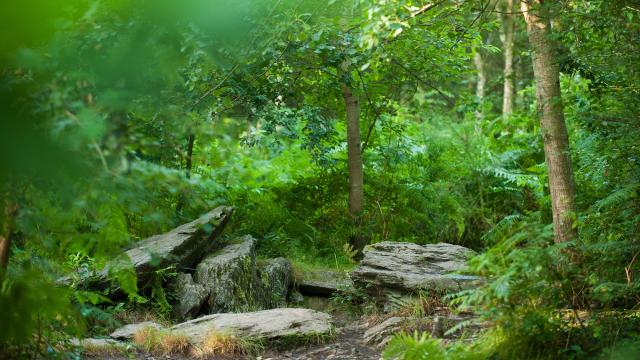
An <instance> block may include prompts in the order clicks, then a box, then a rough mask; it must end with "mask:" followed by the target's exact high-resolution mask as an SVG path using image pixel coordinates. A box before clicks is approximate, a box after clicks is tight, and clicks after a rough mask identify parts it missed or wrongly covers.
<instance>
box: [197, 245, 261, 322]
mask: <svg viewBox="0 0 640 360" xmlns="http://www.w3.org/2000/svg"><path fill="white" fill-rule="evenodd" d="M255 246H256V241H255V239H254V238H252V237H251V236H248V235H247V236H244V237H241V238H239V239H237V240H235V241H234V243H232V244H230V245H227V246H225V247H224V248H222V249H220V250H219V251H216V252H214V253H212V254H211V255H208V256H207V257H205V258H204V259H203V260H202V261H201V262H200V263H199V264H198V266H197V267H196V271H195V273H194V276H193V277H194V281H195V282H196V283H197V284H201V285H202V286H204V288H205V289H207V291H208V292H209V296H208V299H207V303H206V306H207V307H208V311H207V312H208V313H209V314H215V313H220V312H242V311H249V310H253V309H259V308H261V305H262V304H261V301H260V300H261V295H262V294H261V293H262V291H261V288H260V284H259V281H258V273H257V268H256V258H255V256H256V253H255Z"/></svg>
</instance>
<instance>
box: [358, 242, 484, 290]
mask: <svg viewBox="0 0 640 360" xmlns="http://www.w3.org/2000/svg"><path fill="white" fill-rule="evenodd" d="M473 254H474V252H473V250H471V249H468V248H465V247H463V246H459V245H452V244H446V243H439V244H430V245H418V244H413V243H404V242H389V241H385V242H380V243H377V244H373V245H369V246H367V248H365V250H364V259H363V260H362V262H360V264H359V266H358V267H357V268H356V269H355V270H354V271H353V272H352V273H351V279H352V280H353V282H354V283H355V284H356V285H358V286H361V287H363V288H365V289H367V290H368V291H370V292H371V293H373V294H376V295H382V296H383V297H385V298H387V297H389V295H390V294H393V296H394V297H395V296H397V294H412V293H417V292H419V291H421V290H427V291H438V292H451V291H459V290H461V289H465V288H469V287H472V286H474V284H475V283H476V282H477V281H478V280H479V279H480V278H479V277H477V276H468V275H460V274H457V273H456V272H458V271H460V270H463V269H464V268H465V263H466V260H467V259H468V258H469V257H471V256H472V255H473Z"/></svg>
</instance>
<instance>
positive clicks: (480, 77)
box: [473, 49, 487, 131]
mask: <svg viewBox="0 0 640 360" xmlns="http://www.w3.org/2000/svg"><path fill="white" fill-rule="evenodd" d="M473 63H474V65H475V66H476V72H477V78H476V97H477V98H478V103H479V104H480V106H479V107H478V109H477V110H476V118H477V119H478V120H482V117H483V111H482V101H483V99H484V89H485V86H486V84H487V74H486V73H485V71H484V60H483V59H482V54H480V50H479V49H476V53H475V55H473ZM476 127H477V129H476V130H478V131H479V125H478V124H476Z"/></svg>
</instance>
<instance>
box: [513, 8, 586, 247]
mask: <svg viewBox="0 0 640 360" xmlns="http://www.w3.org/2000/svg"><path fill="white" fill-rule="evenodd" d="M542 3H543V0H526V1H525V0H523V1H522V2H521V9H522V12H523V13H524V18H525V21H526V22H527V32H528V34H529V42H530V43H531V49H532V50H533V74H534V77H535V80H536V98H537V101H538V116H539V118H540V128H541V131H542V136H543V140H544V153H545V157H546V161H547V167H548V169H549V188H550V190H551V202H552V211H553V228H554V237H555V242H556V243H561V242H565V241H569V240H572V239H574V238H575V237H576V235H577V229H576V228H575V227H574V220H575V216H576V204H575V185H574V182H573V169H572V165H571V157H570V154H569V136H568V134H567V127H566V124H565V121H564V114H563V107H562V98H561V95H560V71H559V67H558V63H557V62H556V60H557V59H558V56H557V54H556V48H555V47H554V44H553V40H552V39H551V38H550V35H551V29H550V23H549V19H548V17H545V14H544V9H541V8H540V5H541V4H542Z"/></svg>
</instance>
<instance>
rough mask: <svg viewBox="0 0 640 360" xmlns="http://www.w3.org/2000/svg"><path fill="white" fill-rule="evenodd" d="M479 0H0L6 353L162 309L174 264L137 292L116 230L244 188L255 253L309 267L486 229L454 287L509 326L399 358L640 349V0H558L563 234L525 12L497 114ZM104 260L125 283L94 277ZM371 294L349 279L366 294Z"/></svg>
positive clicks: (401, 351)
mask: <svg viewBox="0 0 640 360" xmlns="http://www.w3.org/2000/svg"><path fill="white" fill-rule="evenodd" d="M477 3H478V2H468V1H467V2H460V1H438V2H434V3H433V4H431V5H433V6H431V5H430V4H426V3H424V4H423V3H421V2H415V1H409V0H394V1H355V2H354V1H346V0H344V1H315V0H283V1H266V0H264V1H249V0H244V1H230V0H216V1H204V0H197V1H188V2H184V3H182V2H181V3H177V2H171V1H160V2H153V3H151V2H142V3H139V2H135V1H101V2H85V1H65V2H61V1H48V2H44V1H35V2H32V3H30V6H28V10H25V9H26V8H25V9H23V8H21V7H20V6H16V5H12V4H9V3H7V4H3V5H0V27H1V28H2V29H3V30H4V31H3V33H4V34H9V35H7V36H5V37H4V38H3V39H2V40H0V117H1V118H2V119H3V120H2V121H1V122H0V194H1V195H0V196H1V197H2V198H1V200H2V201H0V204H1V206H2V209H1V210H2V211H0V236H1V237H4V238H8V239H10V240H11V247H10V253H11V254H10V262H9V266H8V269H7V271H6V272H5V273H3V274H1V275H0V289H1V292H0V308H2V309H9V311H3V312H2V314H0V323H2V324H11V326H8V327H7V326H0V346H1V347H2V350H0V351H5V352H7V353H10V354H11V355H15V356H17V357H20V356H22V357H24V356H27V355H29V356H31V357H46V356H51V357H55V356H63V355H62V354H57V353H56V351H57V350H56V349H57V347H55V346H50V345H51V344H54V343H57V342H61V341H63V340H64V339H65V338H68V337H69V336H80V335H81V332H82V330H83V328H84V326H83V325H87V327H88V328H89V329H90V332H91V333H92V334H96V333H100V332H102V333H104V332H105V331H107V329H111V328H113V327H114V326H115V325H116V323H117V321H116V319H115V317H116V315H117V314H120V313H121V312H123V311H124V310H123V309H125V308H126V309H129V308H130V307H140V308H143V309H150V310H152V311H153V312H155V313H157V314H160V315H161V316H164V317H165V318H167V317H168V314H169V309H170V302H171V298H170V296H169V294H166V293H165V292H164V290H163V286H164V284H165V283H166V280H167V279H168V277H170V276H172V274H173V273H174V270H173V269H171V268H168V269H162V270H159V271H158V272H156V273H155V274H154V277H153V281H152V282H151V284H150V286H149V287H148V288H144V289H138V286H137V280H136V278H135V273H134V271H133V268H132V264H131V262H130V261H129V259H128V258H127V257H126V256H124V255H123V253H122V250H123V249H125V248H126V247H128V246H131V245H133V244H134V243H135V242H136V241H139V240H140V239H143V238H146V237H148V236H151V235H153V234H157V233H161V232H164V231H168V230H169V229H171V228H173V227H175V226H177V225H179V224H180V223H183V222H186V221H187V220H191V219H193V218H195V217H197V216H198V215H199V214H201V213H203V212H205V211H207V210H209V209H211V208H213V207H215V206H217V205H221V204H229V205H233V206H235V207H236V209H237V210H236V213H235V215H234V221H233V223H232V224H231V225H230V226H229V229H228V233H229V234H230V235H232V236H234V235H240V234H247V233H249V234H252V235H254V236H256V237H257V238H258V251H259V253H260V255H261V256H265V257H266V256H287V257H290V258H292V259H293V260H295V261H297V262H303V263H307V264H312V265H313V266H325V267H332V268H338V269H342V268H346V267H349V266H352V263H353V261H354V259H355V258H357V256H358V255H359V254H358V253H357V250H358V248H359V247H360V245H362V244H361V242H365V243H366V242H370V243H371V242H378V241H385V240H392V241H410V242H416V243H420V244H425V243H433V242H449V243H455V244H462V245H465V246H469V247H471V248H474V249H476V250H479V253H480V254H479V255H478V256H477V257H476V258H474V259H473V260H472V261H471V263H470V271H471V272H473V273H476V274H479V275H482V276H484V277H485V278H486V279H487V282H486V283H485V285H484V286H482V287H481V288H479V289H478V290H477V291H468V292H464V293H461V294H458V296H457V297H454V299H453V301H454V304H458V305H462V306H470V307H473V308H474V309H476V310H477V311H478V312H480V313H481V314H482V315H483V316H484V317H486V318H488V319H491V320H493V321H494V322H495V329H493V330H491V331H490V332H489V333H488V334H486V335H483V336H482V337H481V338H480V339H478V340H477V341H475V342H473V343H472V344H471V345H464V344H454V345H451V346H444V345H443V344H441V343H440V342H439V341H437V340H434V339H430V338H428V337H426V336H425V335H418V334H414V336H408V335H403V336H399V337H397V338H395V339H394V340H393V341H392V343H391V344H390V348H389V349H388V353H387V354H386V356H399V357H405V358H423V357H424V356H427V355H426V354H430V355H429V356H430V358H437V357H442V358H467V357H471V356H474V354H475V355H477V356H485V357H489V356H493V357H496V358H518V357H521V358H527V357H528V358H557V357H563V358H585V357H590V356H596V355H597V354H598V353H600V352H601V353H602V354H601V356H610V357H615V356H626V355H627V354H634V352H637V349H636V348H637V339H638V336H639V335H638V333H637V329H638V316H637V313H636V312H637V310H638V301H639V299H640V283H639V281H638V279H639V278H640V265H638V264H640V243H639V241H638V234H639V233H640V207H639V205H638V204H639V202H638V201H637V200H638V193H639V191H640V187H639V185H638V184H640V157H639V156H638V153H639V152H638V141H637V139H639V138H640V127H639V126H638V121H637V120H638V114H639V113H640V102H639V101H638V99H639V97H638V94H639V90H638V83H639V82H640V76H639V75H640V73H639V72H638V69H640V64H639V63H638V57H637V56H634V55H636V54H637V53H638V51H637V50H638V48H640V45H639V42H638V39H640V37H638V36H637V33H638V28H639V27H638V24H640V22H639V21H638V19H639V18H638V9H637V4H635V3H634V2H633V1H627V0H612V1H604V0H596V1H588V2H584V1H583V2H567V1H564V2H546V3H547V4H546V5H545V6H550V7H551V10H553V11H552V12H551V14H554V19H552V20H553V25H554V26H553V29H554V30H556V29H561V31H558V33H557V34H554V36H555V38H556V40H558V41H559V43H560V45H561V50H562V51H561V52H560V53H561V54H562V56H560V57H559V58H558V62H559V65H560V68H561V70H562V72H563V75H562V77H561V79H560V80H561V86H562V90H563V94H562V95H563V101H564V108H565V116H566V119H567V124H568V128H569V132H570V140H571V141H570V143H571V155H572V158H573V162H574V170H575V178H576V188H577V190H578V191H577V193H578V198H577V202H578V207H579V211H578V214H577V218H576V220H577V223H576V226H577V227H578V229H579V234H580V236H579V238H578V239H576V240H575V241H573V242H569V243H566V244H561V245H557V244H553V243H552V229H551V227H550V225H549V224H550V223H551V201H550V195H549V194H550V189H549V187H548V185H547V183H548V175H547V173H546V166H545V159H544V152H543V141H542V137H541V136H540V133H539V126H538V121H537V111H538V106H537V104H536V103H535V100H534V94H535V84H533V83H532V80H531V69H530V56H529V55H530V54H529V50H528V48H527V46H526V41H525V31H524V26H523V24H522V23H521V22H518V23H517V25H516V29H517V34H516V42H517V43H516V58H517V66H516V83H517V88H518V90H519V91H518V96H517V101H516V110H515V112H514V113H513V114H511V115H509V116H502V114H496V113H494V109H497V108H499V104H500V102H501V92H500V91H501V90H500V89H501V88H502V75H497V74H498V73H499V71H501V68H502V65H503V64H502V60H501V54H500V53H499V52H498V51H497V50H498V47H497V45H499V43H498V40H497V39H498V38H499V36H496V35H497V32H498V28H499V22H498V21H496V20H495V17H493V16H489V15H491V14H492V13H491V10H490V9H489V8H484V7H485V6H488V5H487V4H492V2H480V6H481V7H483V8H484V10H485V11H486V13H485V14H481V13H478V11H479V9H478V8H476V7H477V5H478V4H477ZM425 6H426V7H425ZM229 29H233V31H229ZM477 51H480V53H482V54H483V55H484V56H485V59H486V61H485V63H486V69H485V70H486V71H487V73H488V74H490V75H491V79H489V82H488V83H487V94H488V95H487V96H486V98H484V99H478V98H477V97H476V96H475V94H473V93H472V92H473V89H472V88H473V85H474V82H475V71H476V69H475V68H474V66H473V64H472V61H471V58H472V57H473V55H474V53H475V52H477ZM341 84H346V85H348V86H350V87H351V88H352V90H353V92H354V94H355V95H356V96H357V97H358V98H359V106H360V128H361V135H362V140H363V145H362V154H363V159H364V173H365V188H364V192H365V209H364V211H363V213H362V215H361V216H359V217H358V218H357V219H354V218H352V217H351V216H350V215H349V213H348V211H347V202H348V195H347V190H348V182H347V178H348V176H349V174H348V167H347V154H346V144H345V135H344V134H345V132H346V129H345V125H344V122H343V121H342V120H343V118H344V103H343V98H342V94H341V91H340V85H341ZM11 209H17V210H16V211H10V210H11ZM107 263H109V264H110V266H109V269H110V272H109V276H108V277H109V280H110V281H111V282H112V288H113V289H119V290H122V291H123V292H124V293H125V294H126V295H127V304H123V303H118V304H113V303H112V302H111V300H109V297H110V296H112V295H113V294H110V293H109V292H108V291H106V292H91V291H86V290H83V285H84V281H87V275H88V274H91V273H92V272H95V271H100V270H102V269H103V268H104V266H105V265H106V264H107ZM61 278H63V279H68V280H69V282H68V285H69V286H68V287H64V286H60V285H59V284H60V282H59V281H58V280H59V279H61ZM57 281H58V282H57ZM65 283H67V282H66V281H65ZM358 291H359V290H353V291H349V290H346V291H344V292H341V293H340V295H339V296H337V297H336V298H335V299H334V300H335V302H336V303H339V304H354V303H356V304H359V305H361V304H363V303H366V301H365V300H366V299H365V298H366V296H365V295H364V294H363V293H360V292H358ZM123 301H124V300H123ZM2 355H4V354H2ZM465 356H467V357H465Z"/></svg>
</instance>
